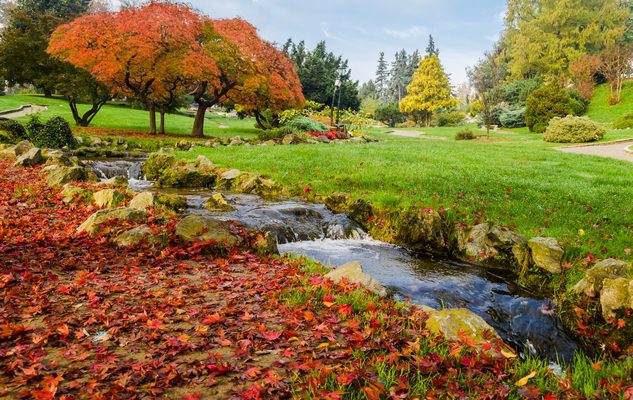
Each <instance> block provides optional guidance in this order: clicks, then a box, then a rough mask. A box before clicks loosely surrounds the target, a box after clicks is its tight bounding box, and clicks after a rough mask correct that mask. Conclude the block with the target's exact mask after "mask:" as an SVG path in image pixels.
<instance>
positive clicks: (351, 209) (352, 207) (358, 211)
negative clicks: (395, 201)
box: [324, 192, 373, 226]
mask: <svg viewBox="0 0 633 400" xmlns="http://www.w3.org/2000/svg"><path fill="white" fill-rule="evenodd" d="M324 203H325V206H326V207H327V208H328V209H329V210H330V211H333V212H335V213H347V214H349V216H350V218H351V219H353V220H354V221H356V222H358V223H359V224H361V225H363V226H365V225H366V223H367V222H368V220H369V218H370V217H371V216H372V215H373V209H372V207H371V205H370V204H369V203H368V202H366V201H365V200H362V199H354V198H352V197H351V196H350V195H348V194H347V193H340V192H337V193H332V194H331V195H329V196H327V197H326V198H325V199H324Z"/></svg>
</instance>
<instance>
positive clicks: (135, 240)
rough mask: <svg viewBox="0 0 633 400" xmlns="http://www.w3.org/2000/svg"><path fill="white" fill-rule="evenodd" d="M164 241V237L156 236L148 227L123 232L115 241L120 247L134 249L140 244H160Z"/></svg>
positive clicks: (142, 226)
mask: <svg viewBox="0 0 633 400" xmlns="http://www.w3.org/2000/svg"><path fill="white" fill-rule="evenodd" d="M164 240H165V238H164V237H163V236H160V235H155V234H154V232H153V231H152V230H151V229H150V228H149V227H148V226H146V225H141V226H137V227H136V228H134V229H130V230H129V231H126V232H123V233H122V234H120V235H119V236H117V237H116V238H115V239H114V243H116V245H117V246H119V247H133V246H137V245H139V244H140V243H148V244H159V243H162V242H163V241H164Z"/></svg>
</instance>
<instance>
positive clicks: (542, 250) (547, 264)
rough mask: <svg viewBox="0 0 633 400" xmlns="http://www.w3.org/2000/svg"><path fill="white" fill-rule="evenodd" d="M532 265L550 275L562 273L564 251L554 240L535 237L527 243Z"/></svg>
mask: <svg viewBox="0 0 633 400" xmlns="http://www.w3.org/2000/svg"><path fill="white" fill-rule="evenodd" d="M528 246H529V248H530V251H531V253H532V260H534V264H535V265H536V266H537V267H539V268H541V269H544V270H545V271H548V272H550V273H552V274H560V273H561V272H562V261H563V256H564V255H565V251H564V250H563V248H562V247H561V246H560V245H559V244H558V241H557V240H556V239H554V238H544V237H537V238H533V239H530V240H529V241H528Z"/></svg>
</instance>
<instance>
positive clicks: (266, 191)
mask: <svg viewBox="0 0 633 400" xmlns="http://www.w3.org/2000/svg"><path fill="white" fill-rule="evenodd" d="M282 191H283V188H282V187H280V186H279V185H277V182H275V181H274V180H272V179H266V178H260V179H259V193H260V194H261V195H264V196H279V195H280V194H281V192H282Z"/></svg>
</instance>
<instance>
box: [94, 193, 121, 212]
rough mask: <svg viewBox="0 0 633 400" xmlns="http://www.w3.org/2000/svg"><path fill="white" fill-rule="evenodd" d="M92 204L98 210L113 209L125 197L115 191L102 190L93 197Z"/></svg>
mask: <svg viewBox="0 0 633 400" xmlns="http://www.w3.org/2000/svg"><path fill="white" fill-rule="evenodd" d="M92 198H93V201H94V204H95V205H96V206H97V207H99V208H114V207H117V206H119V205H120V204H122V203H123V202H124V201H125V196H124V195H123V194H122V193H121V192H119V191H118V190H115V189H103V190H100V191H98V192H96V193H95V194H94V195H93V197H92Z"/></svg>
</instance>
